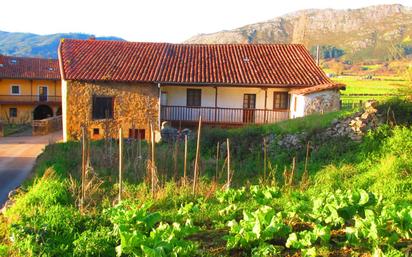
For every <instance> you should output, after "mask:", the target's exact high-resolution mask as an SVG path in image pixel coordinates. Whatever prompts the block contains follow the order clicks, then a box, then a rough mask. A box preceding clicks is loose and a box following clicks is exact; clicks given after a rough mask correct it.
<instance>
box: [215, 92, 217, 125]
mask: <svg viewBox="0 0 412 257" xmlns="http://www.w3.org/2000/svg"><path fill="white" fill-rule="evenodd" d="M215 123H217V87H215Z"/></svg>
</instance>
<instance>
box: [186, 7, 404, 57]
mask: <svg viewBox="0 0 412 257" xmlns="http://www.w3.org/2000/svg"><path fill="white" fill-rule="evenodd" d="M408 37H409V38H412V7H407V6H403V5H400V4H393V5H374V6H369V7H364V8H359V9H342V10H338V9H331V8H328V9H306V10H299V11H295V12H292V13H288V14H285V15H282V16H278V17H274V18H273V19H269V20H265V21H261V22H257V23H253V24H248V25H245V26H242V27H239V28H235V29H232V30H222V31H218V32H214V33H207V34H204V33H203V34H198V35H196V36H193V37H191V38H189V39H187V40H186V41H185V42H186V43H301V44H304V45H305V46H306V47H307V48H308V49H309V50H312V53H313V51H314V49H313V48H314V47H316V46H317V45H320V46H321V47H323V48H322V49H323V50H325V51H324V52H325V55H326V56H332V57H336V56H337V55H339V56H340V55H343V56H344V57H345V58H346V59H353V60H364V59H367V60H374V59H378V60H388V59H390V58H392V57H393V56H391V55H393V54H394V53H393V51H394V49H393V48H394V47H395V48H398V47H399V45H401V44H403V41H404V40H405V39H407V38H408ZM402 47H406V48H405V49H401V50H402V51H404V52H405V54H411V53H412V45H411V44H408V45H406V46H404V45H402ZM395 50H397V49H395Z"/></svg>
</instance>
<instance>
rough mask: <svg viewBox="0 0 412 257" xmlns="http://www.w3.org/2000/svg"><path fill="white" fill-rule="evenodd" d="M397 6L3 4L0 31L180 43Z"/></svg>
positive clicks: (295, 1) (101, 0) (323, 0)
mask: <svg viewBox="0 0 412 257" xmlns="http://www.w3.org/2000/svg"><path fill="white" fill-rule="evenodd" d="M394 3H399V4H403V5H405V6H412V0H397V1H391V0H111V1H109V0H66V1H61V0H0V10H1V15H0V30H2V31H9V32H31V33H36V34H43V35H44V34H53V33H60V32H82V33H88V34H94V35H96V36H117V37H121V38H124V39H126V40H128V41H148V42H150V41H151V42H171V43H178V42H182V41H184V40H186V39H188V38H190V37H192V36H194V35H197V34H200V33H211V32H217V31H221V30H225V29H234V28H237V27H241V26H243V25H246V24H250V23H255V22H260V21H265V20H269V19H273V18H274V17H277V16H280V15H283V14H286V13H290V12H294V11H297V10H301V9H309V8H334V9H348V8H350V9H355V8H360V7H366V6H369V5H378V4H394Z"/></svg>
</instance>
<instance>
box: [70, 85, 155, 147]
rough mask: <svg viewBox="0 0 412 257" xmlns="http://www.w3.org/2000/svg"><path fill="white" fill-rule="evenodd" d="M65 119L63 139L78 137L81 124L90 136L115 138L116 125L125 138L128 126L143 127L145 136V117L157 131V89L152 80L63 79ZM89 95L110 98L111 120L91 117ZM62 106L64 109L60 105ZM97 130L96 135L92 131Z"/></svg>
mask: <svg viewBox="0 0 412 257" xmlns="http://www.w3.org/2000/svg"><path fill="white" fill-rule="evenodd" d="M66 90H67V98H66V101H64V102H65V103H64V104H66V110H63V112H64V113H63V116H65V117H63V118H64V119H66V120H65V122H66V124H65V130H66V131H64V132H63V133H66V136H67V139H69V140H70V139H79V138H80V136H81V126H82V125H86V126H87V128H88V133H89V135H90V136H91V138H94V139H99V138H103V137H104V136H108V137H112V138H115V137H117V135H118V129H119V128H120V126H121V127H122V129H123V134H124V136H125V137H128V135H129V129H130V128H135V129H144V130H145V137H146V139H149V119H150V120H151V121H152V122H153V124H154V128H155V130H156V131H158V130H159V124H158V119H159V116H158V115H159V112H158V110H159V91H158V87H157V86H156V85H155V84H153V83H140V84H138V83H133V84H132V83H111V82H95V83H88V82H79V81H67V89H66ZM93 96H109V97H114V105H113V119H101V120H93V119H92V103H93ZM63 109H64V108H63ZM94 130H98V131H99V133H98V134H97V135H96V134H95V133H94V132H93V131H94Z"/></svg>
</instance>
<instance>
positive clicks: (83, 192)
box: [80, 125, 86, 211]
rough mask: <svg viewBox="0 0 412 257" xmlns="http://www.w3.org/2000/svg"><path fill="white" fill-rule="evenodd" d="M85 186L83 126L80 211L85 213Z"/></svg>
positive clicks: (83, 129) (83, 137)
mask: <svg viewBox="0 0 412 257" xmlns="http://www.w3.org/2000/svg"><path fill="white" fill-rule="evenodd" d="M85 186H86V128H85V127H84V125H83V126H82V188H81V199H80V210H81V211H83V207H84V197H85Z"/></svg>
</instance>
